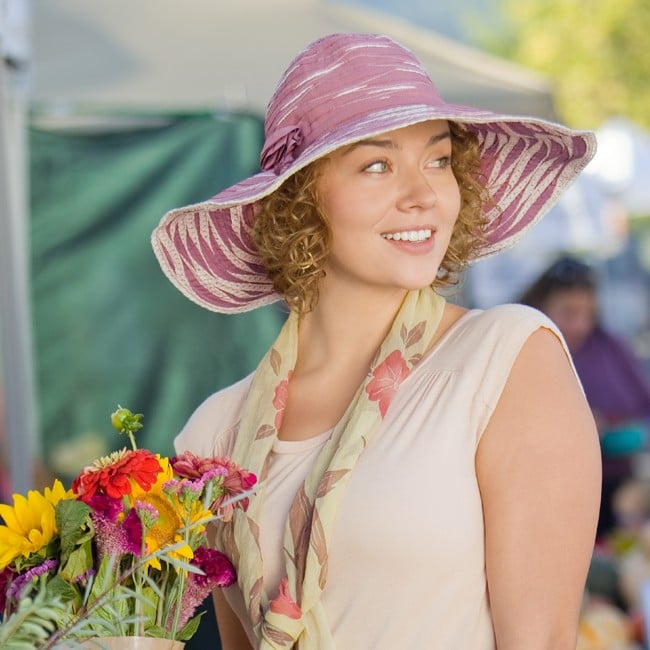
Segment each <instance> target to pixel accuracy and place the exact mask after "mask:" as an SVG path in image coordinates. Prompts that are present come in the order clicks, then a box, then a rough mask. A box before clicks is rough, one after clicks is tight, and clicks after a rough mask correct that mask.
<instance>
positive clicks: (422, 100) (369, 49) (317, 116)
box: [260, 34, 444, 174]
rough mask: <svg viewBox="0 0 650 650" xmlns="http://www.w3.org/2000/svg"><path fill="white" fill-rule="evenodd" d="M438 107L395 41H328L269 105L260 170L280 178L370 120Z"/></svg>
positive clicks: (308, 52)
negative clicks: (312, 149)
mask: <svg viewBox="0 0 650 650" xmlns="http://www.w3.org/2000/svg"><path fill="white" fill-rule="evenodd" d="M438 104H440V105H442V104H444V102H443V100H442V99H441V97H440V95H439V93H438V91H437V90H436V88H435V87H434V85H433V83H432V81H431V79H430V77H429V75H428V73H427V71H426V70H425V69H424V67H423V66H422V64H421V63H420V61H419V60H418V59H417V58H416V57H415V55H413V54H412V53H411V52H410V51H409V50H407V49H406V48H404V47H403V46H401V45H399V44H398V43H396V42H395V41H393V40H392V39H390V38H388V37H387V36H382V35H375V34H332V35H330V36H326V37H324V38H321V39H319V40H317V41H315V42H314V43H312V44H311V45H309V46H308V47H307V48H306V49H305V50H303V51H302V52H301V53H300V54H299V55H298V56H297V57H296V58H295V59H294V60H293V61H292V63H291V64H290V65H289V67H288V68H287V70H286V72H285V73H284V75H283V77H282V79H281V80H280V83H279V84H278V86H277V88H276V90H275V93H274V94H273V97H272V98H271V100H270V102H269V104H268V108H267V113H266V119H265V123H264V133H265V143H264V147H263V149H262V154H261V157H260V164H261V167H262V169H264V170H273V171H275V172H276V174H279V173H282V171H284V170H285V169H286V168H287V167H288V166H289V165H291V163H292V162H293V161H294V160H295V159H296V158H297V157H298V156H299V155H300V153H301V152H302V151H304V150H305V149H306V148H307V147H309V146H311V145H313V144H314V143H316V142H319V141H322V140H325V139H326V138H327V136H328V135H330V136H331V135H332V134H334V133H335V132H337V131H338V130H339V129H340V128H341V127H343V126H345V125H346V124H351V123H354V122H357V123H358V122H359V121H360V120H363V119H364V117H365V116H369V115H376V114H378V113H381V112H382V111H390V110H394V109H395V108H397V107H403V106H416V105H427V106H432V105H433V106H435V105H438Z"/></svg>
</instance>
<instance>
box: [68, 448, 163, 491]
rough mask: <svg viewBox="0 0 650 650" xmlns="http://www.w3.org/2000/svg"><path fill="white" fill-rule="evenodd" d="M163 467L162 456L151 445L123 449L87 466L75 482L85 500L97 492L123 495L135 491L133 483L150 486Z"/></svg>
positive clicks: (76, 489)
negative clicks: (150, 447)
mask: <svg viewBox="0 0 650 650" xmlns="http://www.w3.org/2000/svg"><path fill="white" fill-rule="evenodd" d="M161 471H162V468H161V466H160V462H159V461H158V458H157V457H156V455H155V454H153V453H151V452H150V451H148V450H147V449H136V450H134V451H130V450H126V449H122V451H117V452H114V453H113V454H111V455H110V456H104V457H103V458H100V459H99V460H97V461H95V463H94V464H93V465H91V466H90V467H86V468H85V469H84V470H83V472H82V473H81V474H80V475H79V476H78V477H77V478H76V479H75V480H74V482H73V483H72V489H73V491H74V492H75V493H76V494H78V495H79V499H80V500H81V501H85V502H87V501H88V500H89V499H91V498H92V497H93V495H95V494H105V495H106V496H109V497H111V498H113V499H121V498H122V497H123V496H124V495H125V494H131V491H132V483H136V484H137V485H139V486H140V487H141V488H142V489H143V490H149V488H150V487H151V486H152V485H153V484H154V483H155V482H156V476H158V474H159V473H160V472H161Z"/></svg>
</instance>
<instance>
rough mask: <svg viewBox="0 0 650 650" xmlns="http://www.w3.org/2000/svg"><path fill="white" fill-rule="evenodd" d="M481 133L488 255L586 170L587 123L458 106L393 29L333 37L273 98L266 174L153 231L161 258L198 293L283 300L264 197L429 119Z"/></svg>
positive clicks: (253, 301)
mask: <svg viewBox="0 0 650 650" xmlns="http://www.w3.org/2000/svg"><path fill="white" fill-rule="evenodd" d="M439 119H445V120H452V121H454V122H457V123H459V124H462V125H463V126H464V127H465V128H467V129H468V130H470V131H473V132H474V133H475V134H476V135H477V136H478V139H479V152H480V157H481V166H482V171H483V174H484V177H485V178H486V179H487V186H488V188H489V190H490V192H491V194H492V196H493V198H494V199H495V201H496V204H497V207H493V208H490V209H489V210H488V213H487V216H488V219H489V225H488V228H487V233H486V235H487V244H486V246H485V247H484V248H483V249H481V251H480V252H479V254H478V255H477V258H479V257H486V256H489V255H493V254H494V253H496V252H498V251H500V250H502V249H503V248H507V247H509V246H512V244H514V243H515V242H516V241H517V240H518V239H519V238H520V237H521V236H522V235H523V233H524V232H525V231H526V230H527V229H528V228H530V227H531V226H532V225H533V224H534V223H535V222H537V221H538V220H539V219H540V218H541V217H542V216H543V215H544V214H545V213H546V212H547V211H548V210H549V208H550V207H551V206H552V205H553V203H554V202H555V201H556V200H557V198H558V197H559V195H560V194H561V193H562V192H563V191H564V190H565V189H566V188H567V186H568V185H569V184H570V183H571V182H572V181H573V179H574V178H575V177H576V176H577V175H578V174H579V173H580V172H581V171H582V170H583V168H584V167H585V165H586V164H587V163H588V162H589V160H590V159H591V157H592V156H593V154H594V153H595V149H596V141H595V137H594V135H593V134H592V133H590V132H586V131H573V130H571V129H568V128H566V127H564V126H561V125H558V124H553V123H550V122H546V121H544V120H541V119H536V118H530V117H517V116H512V115H500V114H497V113H492V112H489V111H484V110H480V109H477V108H471V107H469V106H460V105H455V104H447V103H446V102H444V101H443V99H442V98H441V97H440V95H439V94H438V91H437V90H436V88H435V87H434V85H433V83H432V81H431V79H430V78H429V76H428V74H427V72H426V71H425V70H424V68H423V66H422V64H421V63H420V62H419V60H418V59H417V58H416V57H415V56H414V55H413V54H412V53H411V52H410V51H408V50H407V49H405V48H404V47H402V46H401V45H399V44H397V43H396V42H395V41H393V40H391V39H390V38H388V37H386V36H381V35H370V34H332V35H330V36H326V37H324V38H321V39H319V40H317V41H315V42H314V43H312V44H311V45H309V46H308V47H307V48H306V49H305V50H304V51H303V52H301V53H300V54H299V55H298V56H297V57H296V58H295V59H294V60H293V62H292V63H291V65H290V66H289V68H288V69H287V71H286V72H285V74H284V76H283V77H282V79H281V80H280V83H279V84H278V87H277V89H276V91H275V93H274V95H273V97H272V98H271V101H270V102H269V105H268V109H267V113H266V120H265V125H264V132H265V136H266V140H265V143H264V148H263V149H262V154H261V158H260V166H261V170H262V171H261V172H260V173H258V174H255V175H254V176H251V177H250V178H247V179H246V180H244V181H242V182H241V183H237V184H235V185H233V186H232V187H229V188H227V189H225V190H223V191H222V192H220V193H219V194H217V195H216V196H213V197H212V198H211V199H208V200H207V201H203V202H202V203H197V204H195V205H190V206H186V207H182V208H178V209H175V210H171V211H170V212H168V213H167V214H166V215H165V216H164V217H163V218H162V220H161V222H160V224H159V225H158V227H157V228H156V229H155V230H154V232H153V234H152V244H153V248H154V252H155V254H156V257H157V258H158V261H159V263H160V265H161V267H162V269H163V271H164V273H165V274H166V275H167V277H168V278H169V279H170V280H171V282H172V283H173V284H174V285H175V286H176V288H177V289H179V290H180V291H181V292H182V293H183V294H185V295H186V296H187V297H188V298H189V299H190V300H193V301H194V302H196V303H198V304H199V305H201V306H203V307H206V308H207V309H210V310H212V311H217V312H223V313H237V312H244V311H249V310H251V309H255V308H256V307H260V306H261V305H265V304H268V303H271V302H274V301H276V300H280V299H281V296H279V295H278V294H277V293H276V292H275V291H274V289H273V286H272V284H271V281H270V280H269V278H268V275H267V273H266V271H265V269H264V267H263V265H262V263H261V260H260V258H259V256H258V254H257V251H256V247H255V244H254V243H253V240H252V237H251V230H252V224H253V220H254V205H255V203H256V202H257V201H259V200H260V199H261V198H263V197H265V196H267V195H268V194H270V193H271V192H273V191H275V190H276V189H277V188H278V187H280V185H282V183H283V182H284V181H285V180H286V179H287V178H288V177H289V176H291V175H292V174H294V173H295V172H296V171H298V170H299V169H301V168H303V167H305V166H306V165H308V164H309V163H311V162H313V161H314V160H317V159H318V158H321V157H322V156H324V155H325V154H327V153H329V152H331V151H334V150H335V149H338V148H339V147H341V146H344V145H347V144H350V143H352V142H355V141H358V140H362V139H364V138H367V137H370V136H372V135H376V134H379V133H384V132H386V131H391V130H394V129H398V128H401V127H404V126H408V125H411V124H416V123H418V122H424V121H426V120H439Z"/></svg>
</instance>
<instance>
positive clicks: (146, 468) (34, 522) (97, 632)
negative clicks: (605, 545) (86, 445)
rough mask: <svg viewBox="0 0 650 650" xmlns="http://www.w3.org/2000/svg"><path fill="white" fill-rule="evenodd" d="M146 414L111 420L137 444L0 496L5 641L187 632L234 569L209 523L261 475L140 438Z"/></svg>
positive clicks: (225, 516)
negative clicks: (141, 442) (44, 484)
mask: <svg viewBox="0 0 650 650" xmlns="http://www.w3.org/2000/svg"><path fill="white" fill-rule="evenodd" d="M141 419H142V414H134V413H132V412H131V411H129V410H128V409H124V408H118V410H117V411H115V413H113V414H112V416H111V421H112V424H113V426H114V427H115V428H116V429H117V430H118V431H119V432H120V433H123V434H125V435H127V436H128V437H129V440H130V443H131V449H127V448H124V449H122V450H121V451H118V452H114V453H113V454H111V455H110V456H107V457H103V458H100V459H98V460H95V462H94V463H93V464H92V465H91V466H89V467H86V468H85V469H84V470H83V471H82V472H81V474H80V475H79V476H78V477H77V478H76V479H75V480H74V481H73V483H72V487H71V489H70V490H66V489H65V488H64V486H63V484H62V483H61V482H60V481H59V480H55V481H54V484H53V486H52V487H51V488H46V489H45V490H44V491H43V493H40V492H38V491H36V490H31V491H30V492H29V493H28V494H27V496H26V497H25V496H22V495H19V494H17V495H14V497H13V506H10V505H0V516H1V517H2V519H3V520H4V525H1V526H0V612H4V613H3V615H2V623H1V624H0V647H2V648H11V649H15V650H19V649H21V648H24V649H26V650H29V649H35V648H38V649H43V650H45V649H49V648H55V647H57V646H61V647H63V645H64V644H65V647H66V648H68V647H71V644H72V645H74V644H75V643H76V642H82V641H84V640H85V639H90V638H96V637H109V636H150V637H163V638H167V639H173V640H179V641H186V640H188V639H189V638H190V637H191V636H192V635H193V634H194V632H195V631H196V629H197V627H198V622H199V620H198V619H199V618H200V616H195V612H196V609H197V607H198V606H199V605H200V604H201V602H202V601H203V600H204V599H205V598H206V597H207V595H208V594H209V593H210V592H211V591H212V590H213V589H214V588H215V587H224V586H227V585H229V584H231V583H232V582H233V581H234V580H235V570H234V568H233V566H232V564H231V563H230V561H229V560H228V558H227V557H226V556H225V555H224V554H223V553H221V552H219V551H217V550H214V549H212V548H210V547H209V544H208V540H207V526H208V524H209V523H210V522H212V521H214V520H216V519H221V520H224V521H227V520H229V519H230V518H231V517H232V514H233V511H234V509H235V508H237V507H239V508H244V509H245V508H246V507H247V505H248V497H249V496H250V494H251V493H252V491H253V490H254V485H255V483H256V477H255V476H254V475H253V474H251V473H250V472H248V471H246V470H244V469H241V468H240V467H238V466H237V465H236V464H235V463H233V462H232V461H230V460H229V459H228V458H199V457H197V456H194V455H193V454H191V453H189V452H185V453H183V454H181V455H180V456H176V457H173V458H165V457H161V456H159V455H156V454H154V453H152V452H151V451H149V450H146V449H138V448H137V445H136V443H135V436H134V434H135V432H136V431H138V430H139V429H140V428H141V427H142V424H141V422H140V420H141ZM100 640H101V639H100Z"/></svg>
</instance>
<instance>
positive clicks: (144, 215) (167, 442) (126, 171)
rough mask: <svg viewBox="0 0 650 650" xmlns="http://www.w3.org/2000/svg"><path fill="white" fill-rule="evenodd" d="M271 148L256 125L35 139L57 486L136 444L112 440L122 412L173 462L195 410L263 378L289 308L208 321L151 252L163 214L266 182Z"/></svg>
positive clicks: (37, 234) (41, 303)
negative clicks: (264, 168)
mask: <svg viewBox="0 0 650 650" xmlns="http://www.w3.org/2000/svg"><path fill="white" fill-rule="evenodd" d="M35 124H36V123H35ZM262 139H263V128H262V124H261V121H260V120H259V118H257V117H255V116H251V115H213V114H211V115H194V116H185V117H182V116H179V117H174V118H166V119H163V120H162V121H161V120H158V121H157V122H154V125H153V126H147V127H146V128H145V127H143V128H129V129H115V130H114V129H110V130H102V131H101V132H96V131H95V132H84V131H81V130H76V131H71V130H65V131H63V130H56V131H55V130H46V129H43V128H37V127H36V126H33V127H32V128H31V129H30V141H29V152H30V183H31V187H30V197H31V246H32V286H33V314H34V333H35V334H34V336H35V359H36V376H37V391H38V404H39V416H40V432H41V439H42V449H43V454H44V459H45V462H46V464H47V465H48V467H49V469H51V470H52V471H53V472H54V473H55V474H57V475H58V476H62V477H63V478H68V479H69V478H71V477H72V476H73V475H74V474H75V473H76V472H77V471H78V470H79V469H80V468H81V467H83V466H84V465H86V464H88V463H90V462H91V461H92V460H93V459H94V458H95V457H97V456H98V455H100V454H102V453H105V452H107V451H111V450H114V449H119V448H121V447H123V446H125V445H126V444H127V442H128V441H127V440H125V439H120V436H119V435H118V434H117V433H116V432H115V431H114V430H113V429H112V428H111V426H110V421H109V415H110V413H111V412H112V411H113V410H115V408H116V407H117V405H118V404H120V405H122V406H124V407H128V408H130V409H132V410H134V411H138V412H141V413H144V416H145V417H144V420H143V423H144V428H143V429H142V431H141V432H140V433H141V436H140V437H139V438H138V445H139V446H140V447H147V448H149V449H151V450H153V451H156V452H160V453H162V454H169V453H171V452H172V440H173V437H174V436H175V435H176V433H178V431H179V430H180V428H181V426H182V425H183V423H184V422H185V420H186V419H187V418H188V416H189V415H190V414H191V412H192V410H193V409H194V408H196V406H198V404H199V403H200V402H201V401H202V400H203V399H204V398H205V397H207V396H208V395H209V394H211V393H212V392H214V391H215V390H217V389H219V388H221V387H223V386H225V385H227V384H229V383H232V382H233V381H236V380H237V379H239V378H241V377H243V376H245V375H246V374H248V373H249V372H251V371H252V370H253V369H254V367H255V366H256V365H257V363H258V361H259V359H260V358H261V357H262V355H263V353H264V350H265V349H266V348H267V347H268V345H269V344H270V343H271V342H272V340H273V339H274V337H275V336H276V334H277V332H278V330H279V328H280V326H281V323H282V320H283V318H284V314H283V313H282V312H281V310H280V308H278V307H274V306H270V307H266V308H263V309H259V310H256V311H254V312H251V313H248V314H242V315H236V316H224V315H220V314H214V313H211V312H208V311H206V310H204V309H202V308H200V307H198V306H197V305H195V304H193V303H192V302H190V301H189V300H187V299H186V298H185V297H184V296H182V295H181V294H180V293H179V292H178V291H177V290H176V289H175V288H173V286H172V285H171V284H170V283H169V281H168V280H167V279H166V278H165V277H164V276H163V274H162V272H161V270H160V268H159V266H158V263H157V262H156V260H155V258H154V255H153V252H152V249H151V246H150V243H149V237H150V233H151V231H152V229H153V228H154V227H155V225H156V224H157V223H158V221H159V219H160V218H161V216H162V215H163V213H164V212H166V211H167V210H169V209H170V208H172V207H176V206H179V205H185V204H188V203H193V202H196V201H199V200H201V199H205V198H207V197H209V196H211V195H213V194H215V193H216V192H217V191H219V190H220V189H222V188H223V187H226V186H228V185H230V184H232V183H234V182H236V181H238V180H240V179H242V178H244V177H246V176H248V175H249V174H251V173H253V172H255V171H256V170H257V169H258V156H259V151H260V148H261V145H262Z"/></svg>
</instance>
